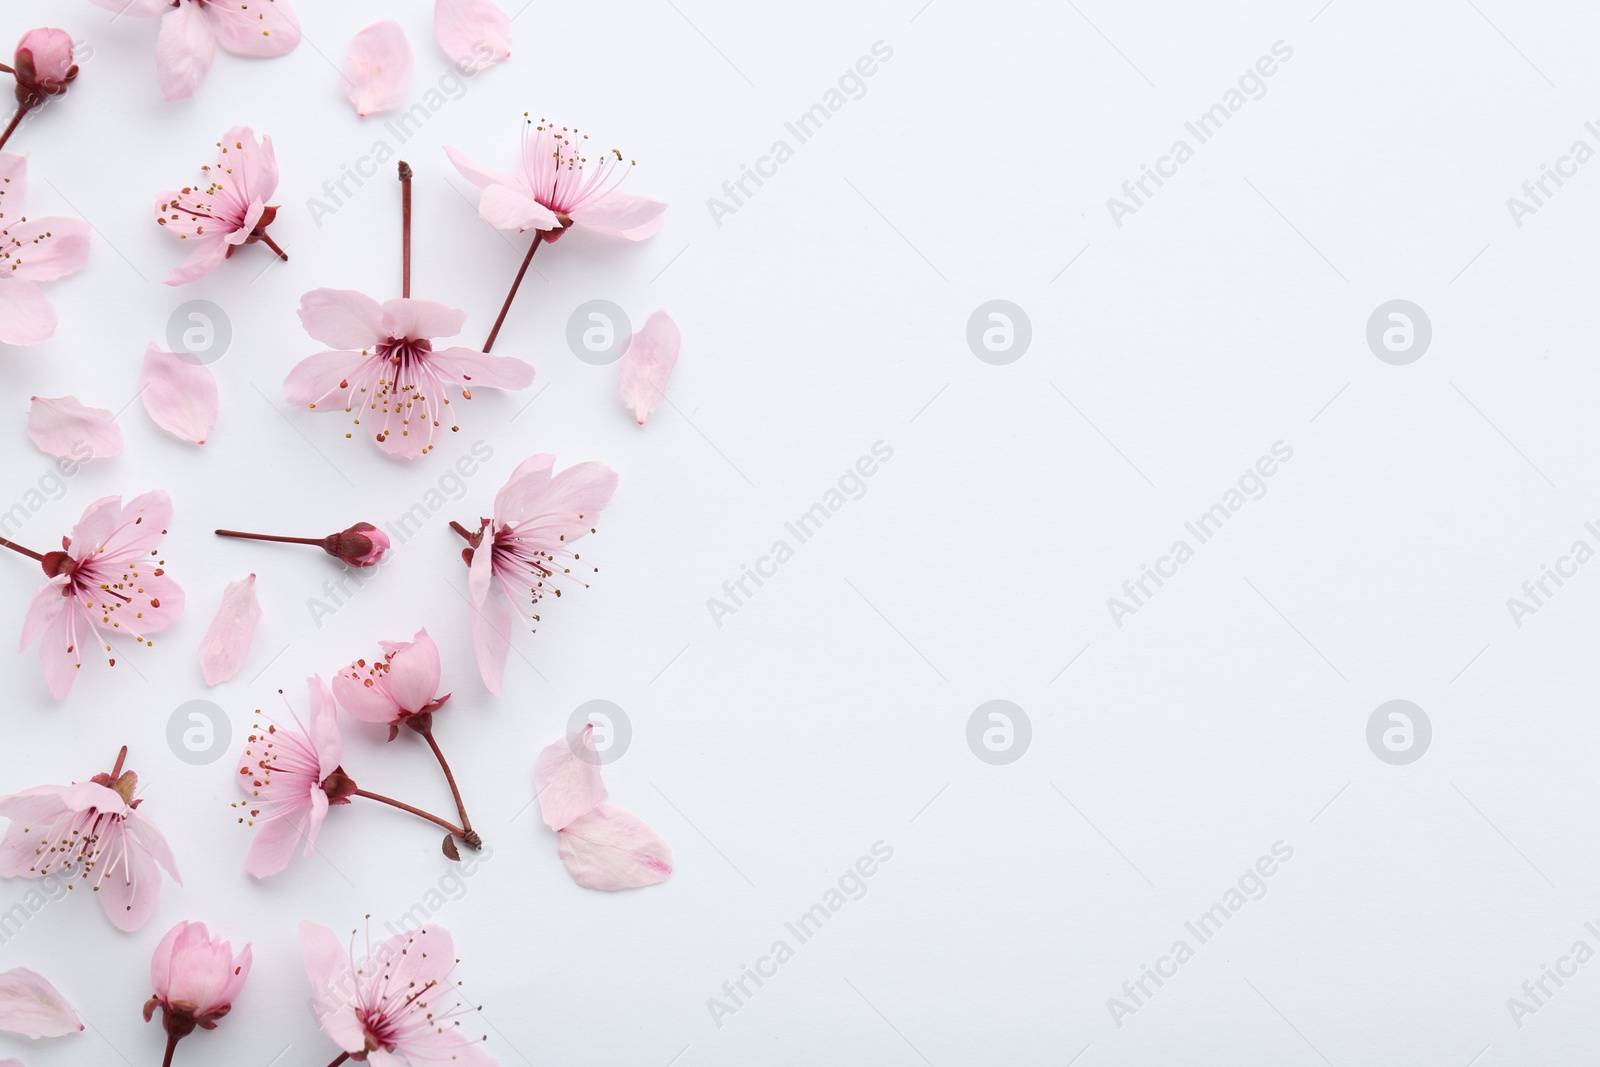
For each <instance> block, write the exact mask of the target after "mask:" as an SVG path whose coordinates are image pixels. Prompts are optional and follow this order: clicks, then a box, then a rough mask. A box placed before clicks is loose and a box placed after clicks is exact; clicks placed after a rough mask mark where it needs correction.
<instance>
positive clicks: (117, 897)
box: [93, 820, 161, 933]
mask: <svg viewBox="0 0 1600 1067" xmlns="http://www.w3.org/2000/svg"><path fill="white" fill-rule="evenodd" d="M114 825H115V826H116V830H115V832H114V834H113V833H111V832H109V831H107V830H102V831H101V832H100V833H101V842H102V845H103V851H102V852H101V853H100V858H99V860H98V861H97V862H96V870H95V873H94V875H93V878H94V887H95V890H96V892H95V896H96V897H97V898H98V899H99V901H100V907H101V908H102V909H103V910H104V911H105V913H106V918H108V919H110V920H111V925H112V926H115V927H116V928H117V929H118V930H122V931H124V932H128V933H131V932H132V931H134V930H138V929H140V928H141V927H143V926H144V924H145V923H147V922H149V921H150V916H152V915H154V914H155V911H156V905H157V904H158V903H160V901H161V872H160V871H159V870H157V869H156V863H155V859H154V858H153V857H152V856H151V855H150V854H149V853H148V852H146V851H145V850H144V849H143V848H141V847H139V845H138V843H137V842H135V841H133V840H132V838H131V836H130V835H129V834H128V828H127V825H126V823H125V822H123V821H121V820H119V821H117V822H116V823H115V824H114ZM107 837H111V838H112V840H110V841H109V842H107V841H106V838H107Z"/></svg>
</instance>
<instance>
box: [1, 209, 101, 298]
mask: <svg viewBox="0 0 1600 1067" xmlns="http://www.w3.org/2000/svg"><path fill="white" fill-rule="evenodd" d="M0 233H3V237H0V241H3V243H4V245H5V251H6V252H7V253H8V255H9V257H10V258H8V259H5V260H3V261H0V262H4V263H5V265H6V267H7V272H8V273H9V275H10V276H11V277H12V278H15V279H17V280H18V281H28V282H51V281H55V280H56V279H57V278H64V277H66V276H67V275H69V274H72V273H74V272H76V271H79V270H82V269H83V265H84V264H85V263H87V262H88V261H89V233H90V230H89V224H88V223H87V222H84V221H83V220H82V219H74V218H69V217H67V216H64V215H52V216H50V217H48V218H40V219H36V218H32V217H29V218H26V219H17V220H16V221H14V222H10V223H8V224H7V225H6V226H5V227H4V229H3V231H0Z"/></svg>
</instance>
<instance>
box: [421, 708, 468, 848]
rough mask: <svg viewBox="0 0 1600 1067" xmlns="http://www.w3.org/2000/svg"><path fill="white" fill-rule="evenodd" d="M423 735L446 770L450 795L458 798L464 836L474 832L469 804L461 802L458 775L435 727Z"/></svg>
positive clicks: (457, 806)
mask: <svg viewBox="0 0 1600 1067" xmlns="http://www.w3.org/2000/svg"><path fill="white" fill-rule="evenodd" d="M422 736H423V737H424V738H426V739H427V741H428V747H429V748H431V749H433V755H434V757H435V758H436V759H437V760H438V761H439V768H440V769H441V770H443V771H444V780H445V781H446V782H449V783H450V795H451V796H453V797H455V799H456V814H457V815H460V816H461V829H462V830H463V831H465V833H464V834H463V835H462V836H466V834H470V833H472V820H471V819H469V818H467V806H466V805H465V804H464V803H462V802H461V790H460V789H458V788H456V776H455V775H454V774H451V773H450V764H449V763H447V762H446V761H445V758H444V752H443V750H441V749H440V748H439V742H438V741H436V740H434V737H433V727H431V726H430V727H428V728H427V729H426V730H423V731H422Z"/></svg>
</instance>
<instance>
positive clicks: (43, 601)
mask: <svg viewBox="0 0 1600 1067" xmlns="http://www.w3.org/2000/svg"><path fill="white" fill-rule="evenodd" d="M66 584H67V579H66V576H65V575H58V576H57V577H55V578H52V579H50V580H49V581H48V582H45V583H44V584H43V585H41V586H40V587H39V591H38V592H37V593H35V594H34V595H33V600H32V602H31V603H30V604H29V605H28V614H27V616H26V617H25V618H24V619H23V622H22V643H21V644H20V645H18V646H17V647H18V649H19V650H20V649H24V648H27V647H28V646H29V645H31V644H33V643H34V642H35V641H37V640H38V639H39V635H40V634H42V633H44V631H45V630H46V628H48V627H49V626H50V624H51V623H53V622H55V621H56V619H57V617H59V616H60V614H61V613H62V612H63V611H65V610H67V599H66V598H65V597H63V596H62V595H61V587H62V586H64V585H66ZM0 877H4V875H0Z"/></svg>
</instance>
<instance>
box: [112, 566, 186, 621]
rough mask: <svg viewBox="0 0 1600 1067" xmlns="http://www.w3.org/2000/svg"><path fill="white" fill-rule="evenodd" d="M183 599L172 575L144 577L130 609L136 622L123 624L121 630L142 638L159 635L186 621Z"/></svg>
mask: <svg viewBox="0 0 1600 1067" xmlns="http://www.w3.org/2000/svg"><path fill="white" fill-rule="evenodd" d="M184 599H185V598H184V595H183V587H182V586H180V585H179V584H178V583H177V582H175V581H173V580H172V575H170V574H144V575H141V576H140V578H139V589H138V592H137V593H136V594H134V601H133V603H130V604H129V605H128V609H127V610H129V611H132V612H134V621H132V622H124V623H123V626H122V629H123V630H124V631H126V632H127V633H131V634H139V635H141V636H146V635H149V634H158V633H160V632H161V631H162V630H165V629H166V628H167V627H169V626H171V625H172V624H173V623H175V622H177V621H178V620H179V619H180V618H182V617H183V608H184Z"/></svg>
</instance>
